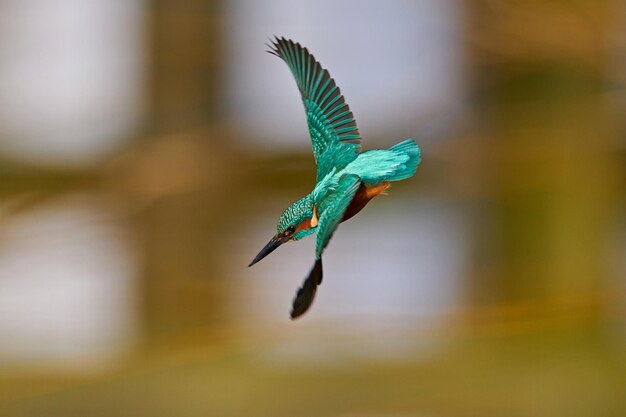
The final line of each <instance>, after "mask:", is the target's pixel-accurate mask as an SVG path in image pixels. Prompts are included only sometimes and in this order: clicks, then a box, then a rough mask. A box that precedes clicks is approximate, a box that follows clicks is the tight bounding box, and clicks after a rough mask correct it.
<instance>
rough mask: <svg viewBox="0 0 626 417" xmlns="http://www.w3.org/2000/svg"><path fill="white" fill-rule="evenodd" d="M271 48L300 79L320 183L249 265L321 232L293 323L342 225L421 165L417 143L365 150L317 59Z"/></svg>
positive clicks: (298, 49) (278, 44)
mask: <svg viewBox="0 0 626 417" xmlns="http://www.w3.org/2000/svg"><path fill="white" fill-rule="evenodd" d="M271 42H272V44H271V45H267V46H268V47H269V48H270V50H269V51H267V52H269V53H270V54H272V55H276V56H277V57H279V58H281V59H282V60H283V61H285V63H286V64H287V66H288V67H289V69H290V70H291V73H292V74H293V76H294V77H295V79H296V84H297V85H298V89H299V90H300V94H301V97H302V102H303V103H304V110H305V111H306V117H307V123H308V127H309V135H310V136H311V142H312V145H313V156H314V157H315V162H316V163H317V179H316V184H315V187H314V188H313V191H311V193H310V194H308V195H306V196H304V197H302V198H301V199H299V200H297V201H296V202H295V203H293V204H292V205H290V206H289V207H287V209H286V210H285V211H284V212H283V214H282V215H281V216H280V218H279V219H278V224H277V226H276V229H277V231H276V234H275V235H274V237H272V239H271V240H270V241H269V243H268V244H267V245H265V247H264V248H263V249H261V251H260V252H259V254H258V255H257V256H256V257H255V258H254V260H253V261H252V262H251V263H250V265H248V266H252V265H254V264H256V263H257V262H259V261H260V260H261V259H263V258H265V257H266V256H267V255H269V254H270V253H271V252H273V251H274V250H276V248H278V247H279V246H280V245H282V244H283V243H286V242H290V241H297V240H300V239H302V238H304V237H306V236H308V235H310V234H312V233H317V236H316V242H315V263H314V264H313V268H312V269H311V271H310V272H309V275H308V276H307V278H306V279H305V280H304V282H303V284H302V286H301V287H300V288H299V289H298V291H297V293H296V297H295V298H294V300H293V306H292V310H291V314H290V315H291V318H292V319H295V318H297V317H299V316H301V315H302V314H304V313H305V312H306V311H307V310H308V309H309V307H310V306H311V304H312V303H313V299H314V298H315V293H316V291H317V286H318V285H320V284H321V283H322V275H323V274H322V254H323V253H324V249H325V248H326V246H327V245H328V242H329V241H330V238H331V237H332V235H333V233H334V232H335V230H336V229H337V227H338V226H339V223H341V222H343V221H346V220H348V219H349V218H351V217H352V216H354V215H355V214H357V213H358V212H359V211H361V210H362V209H363V207H365V205H366V204H367V203H368V202H369V201H370V200H371V199H372V198H374V197H376V196H377V195H380V194H386V190H387V189H388V188H389V186H390V182H392V181H400V180H404V179H407V178H410V177H412V176H413V174H415V170H416V169H417V166H418V165H419V163H420V161H421V151H420V148H419V146H417V145H416V144H415V142H414V141H413V139H407V140H405V141H403V142H400V143H398V144H397V145H394V146H392V147H391V148H389V149H385V150H382V149H377V150H368V151H363V152H362V151H361V134H360V133H359V129H358V128H357V126H356V121H355V120H354V116H353V115H352V112H351V111H350V108H349V107H348V104H347V103H346V102H345V100H344V98H343V95H342V94H341V92H340V91H339V87H337V85H336V84H335V81H334V80H333V79H332V78H331V76H330V74H329V73H328V71H327V70H326V69H324V68H323V67H322V66H321V65H320V63H319V62H318V61H317V60H316V59H315V58H314V57H313V55H312V54H311V53H310V52H309V51H308V50H307V48H304V47H303V46H301V45H300V44H299V43H296V42H294V41H292V40H290V39H285V38H284V37H283V38H278V37H275V38H274V40H272V41H271Z"/></svg>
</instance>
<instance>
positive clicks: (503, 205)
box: [466, 0, 623, 303]
mask: <svg viewBox="0 0 626 417" xmlns="http://www.w3.org/2000/svg"><path fill="white" fill-rule="evenodd" d="M615 7H616V5H615V3H611V2H603V1H598V2H582V1H577V2H576V1H575V2H540V1H535V2H525V3H524V4H523V5H522V4H519V3H509V2H498V1H490V0H470V1H468V2H467V7H466V10H467V11H468V22H467V23H468V24H467V39H468V48H469V55H470V59H471V60H473V61H474V62H473V64H474V65H473V66H472V67H473V68H474V69H475V73H474V74H472V76H473V78H474V79H473V82H474V84H475V85H477V88H478V90H479V91H480V96H481V98H480V100H479V104H478V107H477V114H478V116H479V119H478V120H479V123H480V124H481V126H480V128H481V129H482V130H483V131H484V133H485V134H484V136H485V137H486V139H485V140H484V141H483V142H482V143H481V144H480V145H479V146H482V147H483V152H482V155H483V162H482V165H483V166H484V174H485V180H486V181H487V183H488V188H489V189H490V190H491V193H492V196H493V197H494V198H493V201H495V203H494V205H493V206H492V207H489V208H488V209H489V210H490V214H491V216H492V217H491V218H492V221H493V222H494V223H495V224H494V227H493V230H497V231H498V234H499V235H498V236H496V239H495V241H494V240H488V241H487V240H485V241H483V242H479V248H480V249H479V250H480V251H483V252H485V251H486V252H488V253H496V255H495V256H483V258H487V259H493V260H494V261H493V262H494V265H490V266H489V267H488V268H483V269H480V268H479V270H478V271H476V274H475V279H476V280H477V281H478V283H477V284H478V285H473V286H472V288H474V291H475V292H474V299H475V300H476V301H479V300H480V301H495V300H488V299H489V297H490V296H491V295H488V294H484V293H481V290H480V289H481V288H499V291H498V294H496V295H495V297H497V298H502V299H504V300H509V301H510V300H512V299H517V298H522V299H524V298H535V297H556V296H559V299H562V298H567V297H576V296H579V295H582V294H588V293H591V292H595V291H598V290H600V288H599V287H600V286H602V284H605V282H604V281H603V278H604V277H605V276H606V275H607V273H608V271H607V270H606V262H605V261H606V256H605V252H606V249H607V248H606V245H607V236H608V233H609V230H608V229H609V225H610V224H611V223H612V222H611V219H609V218H607V213H615V204H614V203H615V198H614V197H613V196H614V195H615V194H616V193H619V190H620V186H619V184H618V180H619V169H620V168H619V158H618V155H617V153H616V149H617V144H618V142H619V140H620V128H621V127H622V126H621V125H620V122H619V120H618V118H617V117H615V116H616V114H617V112H614V111H610V110H611V109H609V108H608V107H609V106H610V105H611V102H610V101H608V100H607V99H606V97H607V92H608V91H609V90H610V86H611V84H612V83H614V82H616V79H615V78H613V76H614V75H615V72H611V71H609V69H610V68H607V62H609V61H610V58H611V57H609V56H607V55H608V54H610V53H615V51H612V52H610V51H609V50H607V47H606V45H607V42H608V38H609V37H610V36H611V35H612V31H615V30H616V28H618V27H619V26H618V22H616V21H614V16H615V15H616V12H617V10H614V8H615ZM613 34H614V33H613ZM621 133H623V132H621ZM479 236H480V235H479ZM494 242H495V247H494ZM483 255H484V253H483ZM487 281H488V282H487ZM485 299H487V300H485ZM555 302H557V303H558V302H559V301H558V300H556V301H555Z"/></svg>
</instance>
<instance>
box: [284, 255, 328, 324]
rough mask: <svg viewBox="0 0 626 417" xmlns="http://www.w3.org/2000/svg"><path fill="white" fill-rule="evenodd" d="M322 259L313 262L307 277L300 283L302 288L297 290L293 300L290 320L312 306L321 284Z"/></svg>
mask: <svg viewBox="0 0 626 417" xmlns="http://www.w3.org/2000/svg"><path fill="white" fill-rule="evenodd" d="M322 275H323V273H322V258H320V259H318V260H316V261H315V264H314V265H313V269H311V272H309V276H308V277H307V278H306V279H305V280H304V282H303V283H302V287H300V288H299V289H298V292H297V293H296V298H294V300H293V305H292V307H291V319H292V320H293V319H296V318H298V317H300V316H301V315H303V314H304V313H306V311H307V310H308V309H309V307H311V304H313V299H314V298H315V293H316V292H317V286H318V285H320V284H321V283H322Z"/></svg>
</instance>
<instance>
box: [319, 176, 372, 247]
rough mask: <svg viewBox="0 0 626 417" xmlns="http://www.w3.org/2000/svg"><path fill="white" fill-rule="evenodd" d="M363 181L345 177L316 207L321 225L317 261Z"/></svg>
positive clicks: (357, 178)
mask: <svg viewBox="0 0 626 417" xmlns="http://www.w3.org/2000/svg"><path fill="white" fill-rule="evenodd" d="M360 185H361V181H360V179H359V177H358V176H356V175H343V176H341V177H340V178H339V179H338V180H337V181H336V183H335V184H333V185H332V186H331V187H330V189H329V190H328V192H327V193H326V194H325V196H324V197H323V198H322V199H321V201H319V202H318V203H317V205H316V207H317V215H318V217H319V224H318V226H317V240H316V242H315V259H320V258H321V257H322V253H323V252H324V249H325V248H326V245H328V242H329V241H330V238H331V237H332V235H333V233H334V232H335V229H337V226H339V223H340V222H341V219H342V218H343V215H344V214H345V212H346V209H347V208H348V205H350V202H352V199H353V198H354V195H355V194H356V191H357V190H358V189H359V186H360Z"/></svg>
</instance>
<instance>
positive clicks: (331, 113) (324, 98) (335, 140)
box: [268, 38, 361, 179]
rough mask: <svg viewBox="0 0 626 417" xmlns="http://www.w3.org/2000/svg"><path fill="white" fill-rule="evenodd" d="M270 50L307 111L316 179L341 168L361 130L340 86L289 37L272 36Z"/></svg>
mask: <svg viewBox="0 0 626 417" xmlns="http://www.w3.org/2000/svg"><path fill="white" fill-rule="evenodd" d="M268 46H269V47H270V50H269V51H268V52H269V53H271V54H273V55H276V56H277V57H279V58H281V59H282V60H283V61H285V63H287V66H288V67H289V69H290V70H291V73H292V74H293V76H294V77H295V79H296V83H297V84H298V89H299V90H300V94H301V96H302V102H303V103H304V109H305V111H306V114H307V123H308V125H309V134H310V135H311V142H312V145H313V155H314V156H315V161H316V162H317V165H318V175H317V177H318V179H321V178H323V177H324V175H326V173H327V172H328V171H330V169H331V168H332V167H337V168H342V167H343V166H345V165H347V164H348V163H349V162H351V161H352V160H354V159H355V158H356V157H357V154H358V153H359V152H360V150H361V145H360V143H361V134H360V133H359V129H358V128H357V126H356V121H355V120H354V116H353V115H352V112H351V111H350V108H349V107H348V104H347V103H346V102H345V100H344V98H343V95H342V94H341V92H340V91H339V87H337V85H336V84H335V80H333V79H332V78H331V76H330V74H329V73H328V71H327V70H325V69H324V68H322V66H321V65H320V63H319V62H317V60H316V59H315V58H314V57H313V55H311V54H310V53H309V51H308V50H307V49H306V48H304V47H303V46H301V45H300V44H299V43H295V42H294V41H292V40H290V39H285V38H280V39H279V38H275V39H274V41H272V45H268Z"/></svg>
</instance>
